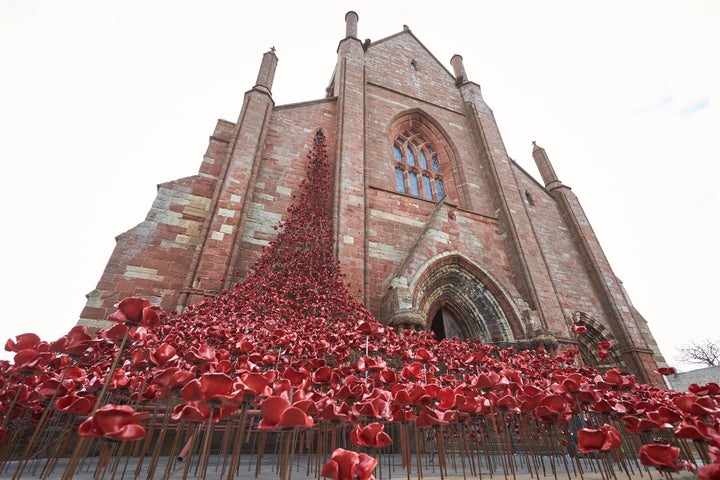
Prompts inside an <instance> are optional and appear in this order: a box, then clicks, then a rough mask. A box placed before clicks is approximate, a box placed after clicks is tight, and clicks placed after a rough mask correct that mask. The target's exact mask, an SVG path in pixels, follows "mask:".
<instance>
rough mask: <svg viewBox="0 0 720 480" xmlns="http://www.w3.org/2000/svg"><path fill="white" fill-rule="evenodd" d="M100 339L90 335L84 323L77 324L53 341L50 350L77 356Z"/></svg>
mask: <svg viewBox="0 0 720 480" xmlns="http://www.w3.org/2000/svg"><path fill="white" fill-rule="evenodd" d="M99 341H100V340H99V339H94V338H93V337H91V336H90V334H89V333H88V331H87V328H86V327H85V326H84V325H75V326H74V327H73V328H71V329H70V331H69V332H68V333H67V334H66V335H63V336H62V337H60V338H59V339H57V340H55V341H54V342H52V343H51V344H50V350H52V351H53V352H57V353H64V354H66V355H73V356H76V357H77V356H80V355H82V354H83V353H85V351H86V350H87V349H88V348H90V347H92V346H93V345H95V344H97V343H98V342H99Z"/></svg>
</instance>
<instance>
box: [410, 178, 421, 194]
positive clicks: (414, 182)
mask: <svg viewBox="0 0 720 480" xmlns="http://www.w3.org/2000/svg"><path fill="white" fill-rule="evenodd" d="M408 177H409V178H410V193H411V194H412V195H415V196H416V197H418V196H420V189H419V188H418V178H417V173H415V172H410V175H408Z"/></svg>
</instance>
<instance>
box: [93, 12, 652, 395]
mask: <svg viewBox="0 0 720 480" xmlns="http://www.w3.org/2000/svg"><path fill="white" fill-rule="evenodd" d="M345 23H346V30H345V38H343V39H341V40H340V42H339V45H338V47H337V63H336V66H335V69H334V71H333V72H329V73H331V78H330V82H329V85H328V87H327V89H326V95H325V97H324V98H320V99H313V100H308V101H306V102H302V103H295V104H290V105H276V104H275V102H274V100H273V95H272V85H273V79H274V76H275V70H276V66H277V61H278V59H277V57H276V55H275V52H274V49H272V50H271V51H268V52H267V53H265V54H264V55H263V57H262V60H261V63H260V67H259V71H258V76H257V81H256V83H255V85H254V86H252V88H250V89H249V90H248V91H247V92H246V93H245V96H244V100H243V104H242V106H241V108H240V113H239V115H238V118H237V121H236V122H235V123H232V122H229V121H225V120H219V121H218V122H217V124H216V126H215V128H214V131H213V132H212V135H211V137H210V140H209V144H208V148H207V151H206V153H205V155H204V157H203V159H202V162H201V164H200V168H199V172H198V174H197V175H194V176H191V177H186V178H181V179H178V180H172V181H169V182H167V183H163V184H161V185H159V186H158V192H157V196H156V198H155V201H154V203H153V205H152V206H151V208H150V210H149V212H148V215H147V217H146V218H145V220H144V221H143V222H141V223H140V224H138V225H137V226H136V227H134V228H132V229H131V230H129V231H127V232H125V233H122V234H121V235H119V236H118V237H117V239H116V240H117V244H116V247H115V250H114V252H113V254H112V256H111V258H110V260H109V262H108V264H107V266H106V268H105V271H104V272H103V274H102V277H101V278H100V280H99V282H98V284H97V287H96V288H95V289H94V290H93V291H92V292H90V293H89V294H88V295H87V299H88V300H87V304H86V306H85V308H84V309H83V311H82V313H81V318H80V320H79V323H80V324H82V325H86V326H88V327H90V328H93V329H98V328H103V327H105V326H107V323H106V320H105V319H107V317H108V315H109V314H111V313H112V312H114V311H115V308H114V307H113V305H115V304H116V303H117V302H118V301H120V300H121V299H123V298H125V297H128V296H141V297H144V298H148V299H150V300H151V301H152V302H153V303H154V304H156V305H159V306H161V307H162V308H163V309H164V310H166V311H168V312H171V311H177V312H181V311H183V310H184V309H185V308H186V307H187V306H189V305H190V304H193V303H195V302H197V301H199V300H201V299H203V298H206V297H212V296H214V295H216V294H217V293H218V292H220V291H222V290H223V289H227V288H229V287H231V286H232V285H234V284H235V283H236V282H238V281H239V280H242V279H243V278H244V277H245V276H246V275H247V273H248V271H249V270H250V269H252V267H253V265H254V263H255V262H256V261H257V260H258V259H259V258H260V256H261V254H262V251H263V247H264V246H266V245H268V244H269V242H270V241H271V240H272V239H273V238H274V237H275V235H276V234H277V231H276V229H275V227H276V226H277V225H278V223H279V222H280V221H281V220H282V219H283V218H284V217H283V216H284V215H285V213H286V211H287V208H288V206H289V205H290V204H291V202H292V200H293V196H294V195H295V194H296V192H297V190H298V187H299V185H300V182H301V181H302V179H303V176H304V172H305V167H306V163H307V158H306V157H305V153H306V152H307V151H308V149H309V148H310V147H311V146H312V143H313V139H314V138H315V135H316V134H317V133H318V132H320V131H321V132H322V133H323V135H324V136H325V138H326V139H327V145H328V152H329V153H330V157H331V159H330V160H331V163H332V172H333V173H332V191H331V199H330V205H331V207H330V208H331V211H330V218H331V220H332V231H333V234H334V242H335V243H334V248H335V255H336V257H337V259H338V260H339V262H340V265H341V268H342V271H343V273H344V275H345V281H346V282H347V283H348V284H349V285H350V290H351V292H352V293H353V294H354V295H356V297H357V298H358V299H359V300H361V301H362V302H363V303H364V304H365V306H366V307H367V308H368V309H369V310H370V311H371V312H372V313H373V315H375V317H376V318H377V319H378V320H380V321H381V322H382V323H384V324H385V325H392V326H394V327H395V328H397V329H408V328H410V329H416V330H425V331H432V332H434V333H435V335H436V337H437V338H440V339H442V338H449V337H456V338H460V339H477V340H480V341H482V342H484V343H491V344H497V345H501V346H516V347H517V348H540V347H542V348H545V349H546V350H548V351H551V352H552V351H559V350H564V349H566V348H577V349H578V350H579V352H580V357H581V359H582V362H584V363H585V364H587V365H591V366H596V367H599V368H606V367H618V368H620V369H621V370H622V371H624V372H627V373H632V374H634V375H636V377H637V379H638V380H640V381H641V382H644V383H649V384H651V385H657V386H661V387H663V386H664V385H663V384H662V380H661V377H660V376H659V375H657V374H656V373H655V371H656V370H657V369H658V367H659V366H664V365H665V361H664V359H663V357H662V355H661V353H660V351H659V349H658V346H657V344H656V342H655V340H654V338H653V336H652V334H651V332H650V330H649V328H648V325H647V322H646V320H645V319H644V318H643V317H642V315H641V314H640V313H639V312H638V311H637V310H636V309H635V308H634V307H633V305H632V303H631V301H630V299H629V297H628V295H627V293H626V292H625V291H624V289H623V287H622V284H621V282H620V281H619V280H618V279H617V278H616V276H615V275H614V273H613V270H612V268H611V267H610V265H609V263H608V260H607V258H606V257H605V255H604V253H603V250H602V248H601V246H600V244H599V242H598V239H597V238H596V236H595V234H594V232H593V230H592V228H591V226H590V223H589V221H588V219H587V217H586V216H585V214H584V212H583V209H582V207H581V205H580V203H579V200H578V198H577V197H576V196H575V194H574V193H573V192H572V190H571V189H570V188H569V187H568V186H567V185H565V184H564V183H563V182H562V181H561V180H560V179H559V177H558V175H557V174H556V172H555V171H554V169H553V166H552V164H551V162H550V158H549V156H548V153H547V152H546V151H545V149H544V148H542V147H541V146H539V145H537V144H535V143H533V144H532V156H533V158H534V160H535V162H536V164H537V167H538V170H539V172H540V175H541V179H540V180H538V179H535V178H533V177H532V176H531V175H529V174H528V173H527V172H526V171H525V170H523V168H521V167H520V166H519V165H518V164H517V163H515V162H514V161H513V160H512V159H511V158H510V157H509V156H508V154H507V152H506V150H505V147H504V144H503V140H502V136H501V134H500V131H499V129H498V126H497V124H496V122H495V119H494V115H493V112H492V110H491V108H490V107H489V106H488V105H487V104H486V103H485V101H484V100H483V96H482V93H481V88H480V85H479V84H478V83H476V82H475V81H474V80H473V79H472V78H471V77H469V76H468V74H467V73H466V72H465V69H464V66H463V59H462V57H461V56H460V55H455V56H453V57H452V58H451V59H450V67H451V69H450V70H449V69H448V68H447V67H446V66H445V65H444V64H443V63H442V62H440V61H439V60H438V59H437V58H435V57H434V56H433V54H432V53H431V52H430V51H428V50H427V49H426V48H425V46H424V45H423V44H422V42H421V41H420V40H419V39H418V38H416V37H415V35H414V34H413V33H412V32H411V31H410V29H408V28H407V27H405V28H404V29H403V30H402V31H400V32H398V33H395V34H393V35H390V36H388V37H386V38H383V39H381V40H377V41H373V42H370V41H369V40H365V41H363V40H360V38H359V37H358V28H357V27H358V15H357V14H356V13H355V12H348V13H347V15H346V16H345ZM290 73H292V72H290ZM577 328H581V329H582V330H583V331H584V332H586V333H585V334H584V335H582V336H578V335H575V334H574V333H573V331H574V329H577Z"/></svg>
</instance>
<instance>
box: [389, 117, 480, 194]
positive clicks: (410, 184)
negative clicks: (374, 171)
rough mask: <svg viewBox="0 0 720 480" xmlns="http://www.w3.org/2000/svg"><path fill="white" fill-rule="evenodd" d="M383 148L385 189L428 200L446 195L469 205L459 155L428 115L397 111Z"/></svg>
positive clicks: (444, 133)
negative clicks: (386, 144)
mask: <svg viewBox="0 0 720 480" xmlns="http://www.w3.org/2000/svg"><path fill="white" fill-rule="evenodd" d="M387 149H388V150H387V154H386V155H387V157H386V158H387V160H388V163H387V165H388V175H387V178H388V188H393V189H394V190H395V191H397V192H401V193H404V194H406V195H414V196H416V197H418V198H422V199H426V200H428V201H432V202H439V201H440V200H442V199H443V198H444V197H447V199H448V201H449V202H450V203H452V204H454V205H457V206H459V207H461V208H471V201H470V196H469V192H468V190H467V188H468V187H467V179H466V178H465V176H464V170H463V168H462V166H461V165H460V164H459V163H458V159H459V158H460V156H459V154H458V152H457V149H456V147H455V145H454V144H453V142H452V140H451V137H450V136H449V134H448V133H447V131H446V130H445V129H444V128H443V127H442V125H441V124H440V123H439V122H437V121H436V120H435V119H434V118H433V117H432V116H430V115H428V114H427V113H426V112H424V111H423V110H421V109H418V108H414V109H410V110H407V111H404V112H402V113H400V114H398V115H397V116H396V117H395V118H394V119H393V120H392V121H391V122H390V126H389V128H388V146H387ZM423 157H424V160H423ZM433 159H434V160H433ZM433 162H435V163H433ZM415 182H417V183H415ZM415 192H417V193H415Z"/></svg>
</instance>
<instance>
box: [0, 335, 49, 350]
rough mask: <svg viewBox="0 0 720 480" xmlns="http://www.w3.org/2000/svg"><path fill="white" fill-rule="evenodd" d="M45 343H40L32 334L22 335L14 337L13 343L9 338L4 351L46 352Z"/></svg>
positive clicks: (38, 338)
mask: <svg viewBox="0 0 720 480" xmlns="http://www.w3.org/2000/svg"><path fill="white" fill-rule="evenodd" d="M43 344H44V347H47V343H45V342H42V341H41V340H40V337H38V336H37V335H36V334H34V333H23V334H21V335H16V336H15V341H13V340H12V339H11V338H8V340H7V342H5V351H7V352H15V353H17V352H19V351H20V350H38V351H46V350H47V348H43Z"/></svg>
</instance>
